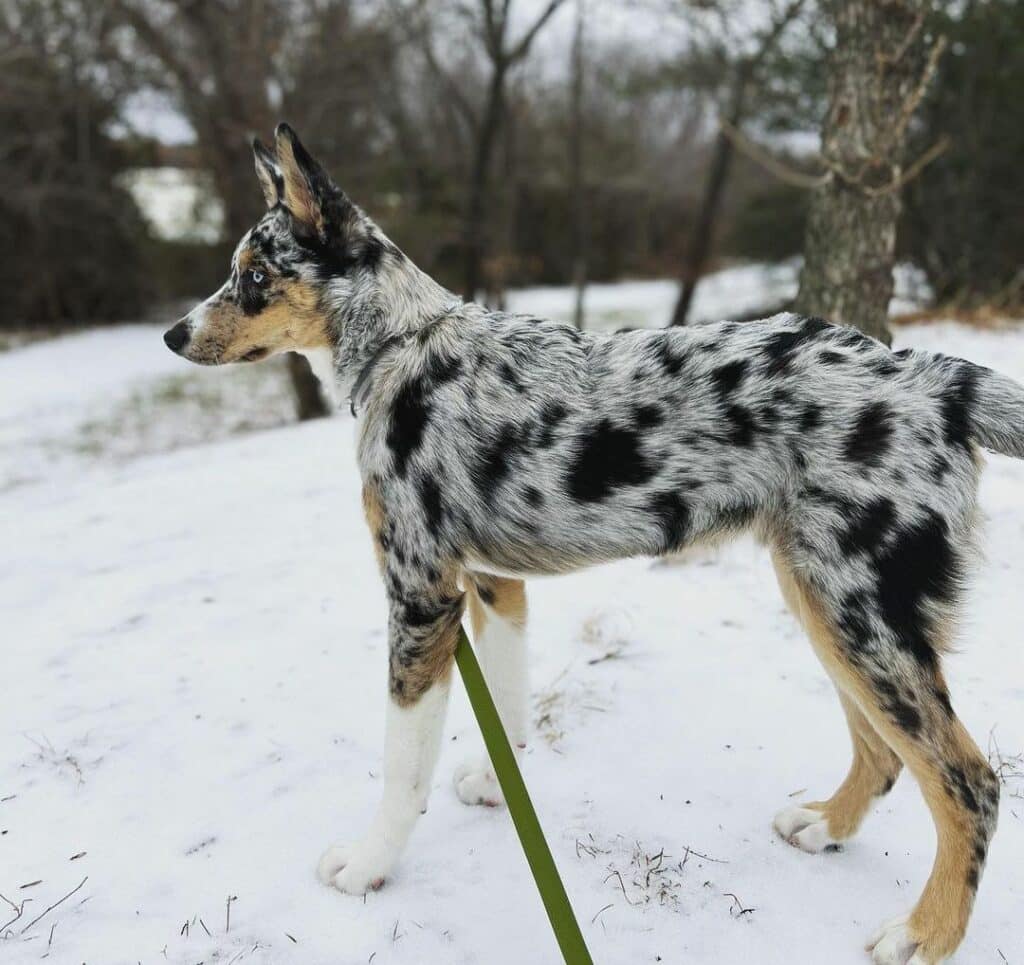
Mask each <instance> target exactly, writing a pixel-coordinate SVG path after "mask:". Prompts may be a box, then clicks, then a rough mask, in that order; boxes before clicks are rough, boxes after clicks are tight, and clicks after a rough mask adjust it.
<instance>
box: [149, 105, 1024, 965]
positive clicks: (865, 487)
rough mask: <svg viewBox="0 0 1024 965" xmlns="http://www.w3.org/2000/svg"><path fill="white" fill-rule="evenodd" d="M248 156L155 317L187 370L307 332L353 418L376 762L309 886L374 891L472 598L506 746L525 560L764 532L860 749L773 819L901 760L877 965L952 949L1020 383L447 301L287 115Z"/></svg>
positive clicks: (980, 816)
mask: <svg viewBox="0 0 1024 965" xmlns="http://www.w3.org/2000/svg"><path fill="white" fill-rule="evenodd" d="M254 150H255V155H256V171H257V174H258V176H259V181H260V183H261V185H262V188H263V192H264V194H265V196H266V201H267V209H268V210H267V212H266V214H265V215H264V216H263V217H262V218H261V219H260V221H259V222H258V223H257V224H256V225H255V226H254V227H253V228H252V229H251V230H250V231H249V232H248V233H247V234H246V235H245V236H244V237H243V238H242V240H241V242H240V243H239V245H238V247H237V249H236V251H235V253H234V256H233V258H232V263H231V276H230V278H229V279H228V280H227V281H226V282H225V284H224V285H223V287H222V288H221V289H220V290H219V291H217V292H216V293H215V294H214V295H212V296H211V297H210V298H208V299H207V300H206V301H205V302H203V303H202V304H201V305H199V306H198V307H197V308H195V309H194V310H193V311H191V312H190V313H189V314H188V315H187V316H186V317H185V318H184V319H183V320H182V321H180V322H178V324H177V325H175V326H174V327H173V328H172V329H170V331H168V332H167V334H166V336H165V340H166V342H167V344H168V346H169V347H170V348H171V349H173V350H174V351H175V352H177V353H179V354H180V355H182V356H184V357H185V358H186V359H189V360H191V361H193V362H197V363H200V364H206V365H218V364H222V363H225V362H244V361H252V360H255V359H260V358H263V357H265V356H267V355H270V354H272V353H275V352H281V351H286V350H295V351H299V352H304V353H306V354H307V355H308V356H309V357H310V358H311V360H312V361H313V362H314V363H315V368H316V370H317V371H318V374H320V375H321V378H322V379H323V380H324V381H326V382H327V383H328V384H330V385H332V386H334V387H335V388H337V389H338V390H339V391H340V392H342V393H345V392H349V393H350V394H351V399H352V404H353V407H354V411H355V412H356V413H357V414H358V421H357V426H356V428H357V432H356V434H357V446H358V461H359V467H360V472H361V474H362V481H363V503H364V509H365V513H366V519H367V522H368V523H369V527H370V531H371V533H372V536H373V540H374V543H375V546H376V550H377V556H378V560H379V563H380V572H381V575H382V577H383V580H384V584H385V587H386V590H387V597H388V601H389V614H390V615H389V623H388V632H389V647H390V702H389V712H388V722H387V739H386V743H387V746H386V751H385V781H384V794H383V801H382V803H381V806H380V810H379V812H378V814H377V817H376V819H375V820H374V822H373V825H372V827H371V828H370V829H369V832H368V833H367V834H366V836H365V837H364V838H362V840H361V841H360V843H358V844H356V845H355V846H353V847H351V848H332V849H330V850H328V851H327V853H326V854H325V855H324V856H323V858H322V859H321V862H320V874H321V877H322V878H323V880H324V881H325V882H329V883H331V884H333V885H334V886H335V887H337V888H338V889H340V890H341V891H344V892H347V893H350V894H355V895H359V894H363V893H364V892H365V891H366V890H367V889H370V888H376V887H379V886H380V884H381V883H382V882H383V880H384V878H385V877H386V876H387V875H388V874H390V872H391V870H392V868H393V867H394V865H395V862H396V860H397V859H398V857H399V855H400V854H401V852H402V849H403V847H404V845H405V843H406V840H407V838H408V836H409V834H410V832H411V830H412V827H413V824H414V822H415V821H416V818H417V816H418V815H419V814H420V812H421V811H422V810H423V809H424V806H425V803H426V797H427V794H428V791H429V789H430V786H431V775H432V772H433V769H434V764H435V761H436V759H437V754H438V748H439V743H440V738H441V728H442V723H443V718H444V712H445V704H446V702H447V698H448V688H449V680H450V676H451V668H452V656H453V652H454V649H455V645H456V639H457V628H458V626H459V623H460V621H461V620H462V617H463V610H464V608H465V607H467V606H468V609H469V611H470V617H471V620H472V624H473V628H474V631H475V634H476V639H477V645H478V648H479V650H480V655H481V659H482V662H483V664H484V669H485V672H486V673H487V675H488V678H489V681H490V684H491V686H492V688H493V690H494V692H495V696H496V700H497V703H498V705H499V708H500V711H501V714H502V716H503V719H504V721H505V724H506V727H507V729H508V731H509V734H510V738H511V740H512V741H513V743H514V744H515V745H516V746H518V747H520V748H521V747H522V746H523V744H524V742H525V740H526V731H527V722H526V706H525V703H526V696H527V693H526V685H525V659H524V627H525V620H526V598H525V594H524V590H523V583H522V580H523V578H524V577H527V576H529V575H532V574H552V573H563V572H566V571H568V570H573V569H576V568H578V567H582V566H587V565H589V564H592V563H599V562H603V561H606V560H614V559H619V558H622V557H628V556H638V555H643V556H662V555H666V554H672V553H676V552H677V551H680V550H681V549H683V548H684V547H687V546H690V545H692V544H694V543H696V542H697V541H700V540H706V539H709V538H716V537H720V536H722V535H723V534H731V533H738V532H740V531H743V530H747V529H753V530H754V531H755V532H756V533H757V534H758V536H759V537H760V539H761V540H762V541H763V542H764V543H765V544H766V545H767V546H768V548H769V549H770V551H771V554H772V556H773V559H774V561H775V567H776V570H777V572H778V577H779V582H780V584H781V586H782V591H783V594H784V596H785V598H786V600H787V602H788V604H789V606H790V608H791V609H792V611H793V612H794V614H796V616H797V618H798V619H799V620H800V621H801V623H802V624H803V626H804V628H805V629H806V631H807V633H808V636H809V637H810V639H811V642H812V644H813V646H814V649H815V652H816V653H817V654H818V657H819V658H820V659H821V661H822V663H823V664H824V665H825V668H826V670H827V671H828V673H829V675H830V677H831V678H832V680H833V682H834V684H835V686H836V690H837V691H838V693H839V699H840V701H841V702H842V706H843V709H844V711H845V713H846V717H847V719H848V721H849V727H850V733H851V735H852V739H853V748H854V756H853V763H852V765H851V767H850V771H849V774H848V776H847V777H846V779H845V781H843V783H842V785H841V786H840V787H839V789H838V790H837V791H836V792H835V793H834V794H833V795H832V796H831V797H830V798H828V799H827V800H823V801H820V802H813V803H807V804H804V805H802V806H799V807H789V808H786V809H785V810H784V811H782V812H781V813H780V814H778V815H777V817H776V818H775V828H776V830H777V831H778V833H779V834H781V835H782V836H783V837H784V838H785V839H786V840H787V841H789V842H791V843H792V844H794V845H796V846H798V847H800V848H803V849H805V850H807V851H821V850H823V849H825V848H828V847H830V846H832V845H834V844H835V843H837V842H840V841H843V840H844V839H846V838H848V837H850V836H851V835H852V834H853V833H854V832H855V831H856V830H857V828H858V826H859V825H860V823H861V821H862V819H863V818H864V816H865V814H866V812H867V811H868V810H869V808H870V806H871V803H872V801H873V799H874V798H876V797H877V796H879V795H883V794H885V793H886V792H887V791H888V790H889V789H890V788H891V787H892V785H893V782H894V781H895V780H896V778H897V776H898V774H899V773H900V771H901V769H902V767H903V765H904V764H905V765H906V766H907V767H908V768H909V769H910V771H911V773H912V774H913V776H914V777H915V778H916V779H917V782H918V783H919V785H920V787H921V790H922V792H923V794H924V797H925V800H926V801H927V803H928V806H929V808H930V810H931V813H932V816H933V818H934V821H935V825H936V829H937V832H938V851H937V856H936V860H935V865H934V868H933V870H932V874H931V877H930V878H929V879H928V882H927V884H926V886H925V888H924V892H923V894H922V895H921V897H920V900H919V901H918V903H917V905H916V906H915V908H914V909H913V911H912V912H911V913H910V914H909V915H905V916H902V917H900V918H897V919H895V920H894V921H892V922H890V923H889V924H887V925H886V926H885V927H883V929H882V930H881V931H880V932H879V934H878V935H877V937H876V938H875V939H874V941H873V942H872V944H871V945H870V946H869V947H870V949H871V950H872V953H873V957H874V960H875V962H878V963H900V965H903V963H905V962H907V961H908V960H910V961H911V962H912V963H913V965H935V963H937V962H939V961H941V960H943V959H945V958H946V957H947V956H948V955H950V954H951V953H952V952H953V950H954V949H955V948H956V947H957V946H958V945H959V943H960V941H961V939H962V937H963V935H964V930H965V928H966V926H967V921H968V917H969V915H970V912H971V907H972V904H973V902H974V896H975V892H976V890H977V888H978V882H979V879H980V876H981V871H982V867H983V865H984V863H985V856H986V852H987V850H988V846H989V841H990V839H991V837H992V834H993V832H994V830H995V826H996V814H997V809H998V802H999V782H998V780H997V779H996V776H995V775H994V774H993V771H992V769H991V768H990V767H989V765H988V763H987V761H986V759H985V757H984V756H983V755H982V754H981V752H980V751H979V750H978V748H977V746H976V745H975V743H974V742H973V741H972V740H971V738H970V736H969V735H968V733H967V731H966V730H965V729H964V727H963V725H962V724H961V723H960V721H959V720H958V719H957V716H956V714H955V713H954V711H953V707H952V704H951V703H950V697H949V692H948V690H947V687H946V683H945V680H944V679H943V674H942V669H941V657H942V653H943V650H944V648H945V647H946V646H947V644H948V642H949V640H950V636H951V634H952V632H953V627H954V618H955V616H956V611H957V606H958V602H959V600H960V597H961V593H962V587H963V584H964V581H965V578H966V577H967V576H968V569H969V562H970V558H971V555H972V546H973V540H974V535H975V531H976V529H977V516H978V513H977V505H976V492H977V485H978V475H979V467H980V457H979V446H984V447H987V448H989V449H993V450H996V451H998V452H1002V453H1008V454H1010V455H1014V456H1018V457H1024V389H1022V387H1021V386H1019V385H1017V384H1016V383H1014V382H1012V381H1010V380H1009V379H1006V378H1004V377H1003V376H1001V375H998V374H996V373H994V372H992V371H990V370H988V369H985V368H981V367H980V366H977V365H973V364H972V363H970V362H966V361H963V360H961V359H956V358H947V357H944V356H941V355H933V354H930V353H927V352H920V351H902V352H891V351H890V350H889V349H887V348H886V347H885V346H884V345H881V344H880V343H878V342H876V341H874V340H872V339H870V338H867V337H865V336H864V335H862V334H860V333H859V332H857V331H855V330H853V329H849V328H842V327H838V326H834V325H830V324H829V323H827V322H825V321H822V320H821V319H818V318H808V317H802V316H799V315H792V314H786V315H778V316H775V317H774V318H769V319H764V320H763V321H757V322H750V323H746V324H736V323H732V322H722V323H720V324H715V325H703V326H699V327H695V328H682V329H672V330H669V331H665V330H662V331H636V332H631V333H628V334H622V335H617V336H600V335H589V334H585V333H581V332H578V331H576V330H575V329H573V328H570V327H568V326H565V325H561V324H556V323H554V322H549V321H544V320H541V319H535V318H527V317H522V316H517V315H509V314H504V313H500V312H492V311H488V310H487V309H486V308H483V307H481V306H479V305H475V304H463V303H461V302H460V301H459V300H458V299H457V298H456V297H454V296H453V295H452V294H451V293H450V292H448V291H446V290H445V289H443V288H442V287H441V286H439V285H437V284H436V283H435V282H434V281H432V280H431V279H430V278H429V277H427V276H426V275H425V274H424V273H423V272H421V271H420V270H419V269H417V268H416V266H415V265H413V264H412V262H411V261H410V260H409V259H408V258H407V257H406V256H405V255H404V254H403V253H402V252H401V251H399V249H398V248H397V247H395V245H394V244H392V243H391V241H389V240H388V238H387V237H385V235H384V234H383V233H382V232H381V230H380V229H379V228H378V227H377V226H376V225H375V224H374V223H373V222H372V221H371V220H370V219H369V218H368V217H367V216H366V215H365V214H364V213H363V212H362V211H361V210H360V209H359V208H358V207H356V205H354V204H353V203H352V202H351V201H350V200H349V199H348V198H347V197H346V196H345V194H344V193H343V192H342V191H341V190H339V189H338V188H337V187H336V186H335V185H334V183H333V182H332V181H331V179H330V178H329V177H328V175H327V174H326V173H325V172H324V170H323V169H322V168H321V167H320V166H319V165H318V164H317V162H316V161H314V160H313V158H312V157H311V156H310V155H309V154H308V153H307V151H306V150H305V149H304V148H303V146H302V145H301V143H300V142H299V140H298V138H297V137H296V136H295V134H294V133H293V132H292V130H291V129H290V128H288V127H287V126H286V125H281V126H280V127H279V128H278V130H277V133H276V152H274V153H272V152H270V151H268V150H267V149H266V148H265V147H263V146H262V145H261V144H260V143H259V142H255V143H254ZM456 787H457V791H458V794H459V796H460V797H461V798H462V800H464V801H465V802H466V803H468V804H475V803H497V802H498V801H499V800H500V791H499V789H498V787H497V785H496V782H495V779H494V776H493V774H492V773H491V772H490V771H489V770H488V769H487V765H486V764H483V765H480V766H479V767H471V768H469V769H467V770H464V771H462V772H460V773H459V774H458V775H457V779H456Z"/></svg>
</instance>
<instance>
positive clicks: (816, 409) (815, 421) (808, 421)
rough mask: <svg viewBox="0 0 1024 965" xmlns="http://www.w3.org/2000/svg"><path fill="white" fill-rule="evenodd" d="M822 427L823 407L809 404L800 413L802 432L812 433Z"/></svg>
mask: <svg viewBox="0 0 1024 965" xmlns="http://www.w3.org/2000/svg"><path fill="white" fill-rule="evenodd" d="M820 425H821V406H820V405H815V403H813V402H808V403H807V405H805V406H804V411H803V412H801V413H800V431H801V432H810V431H811V430H812V429H816V428H817V427H818V426H820Z"/></svg>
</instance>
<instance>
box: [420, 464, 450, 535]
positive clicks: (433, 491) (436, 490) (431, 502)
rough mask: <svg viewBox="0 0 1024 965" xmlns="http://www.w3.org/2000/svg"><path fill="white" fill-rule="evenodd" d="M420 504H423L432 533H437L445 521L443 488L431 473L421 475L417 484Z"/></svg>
mask: <svg viewBox="0 0 1024 965" xmlns="http://www.w3.org/2000/svg"><path fill="white" fill-rule="evenodd" d="M416 488H417V490H418V492H419V497H420V504H421V505H422V506H423V513H424V515H425V516H426V518H427V524H428V525H429V526H430V530H431V532H432V533H434V534H436V533H437V531H438V530H439V529H440V528H441V524H442V523H443V522H444V505H443V504H442V502H441V488H440V487H439V486H438V484H437V480H436V479H435V478H434V477H433V476H431V475H429V474H424V475H422V476H420V478H419V480H418V484H417V487H416Z"/></svg>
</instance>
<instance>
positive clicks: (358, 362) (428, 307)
mask: <svg viewBox="0 0 1024 965" xmlns="http://www.w3.org/2000/svg"><path fill="white" fill-rule="evenodd" d="M356 284H357V287H356V290H355V291H354V292H352V293H351V294H350V296H349V297H348V298H346V299H345V300H344V304H342V305H339V307H338V308H337V309H336V310H335V311H334V312H332V314H331V331H332V333H333V337H332V341H333V344H332V347H331V356H332V359H333V369H334V379H335V383H336V386H335V387H336V390H337V392H338V393H339V394H340V396H342V397H344V396H345V395H347V394H348V393H349V392H350V391H351V389H352V386H353V383H354V382H355V380H356V379H357V378H358V376H359V373H360V372H361V371H362V370H363V369H364V368H365V367H366V365H367V363H369V362H370V360H371V359H373V358H374V357H375V356H376V355H377V354H378V352H379V351H380V349H381V347H382V346H383V345H385V344H387V343H389V342H392V341H394V340H395V339H396V338H402V337H403V336H408V335H411V334H413V333H415V332H416V331H418V330H419V329H421V328H423V327H424V326H425V325H428V324H429V323H430V322H431V321H433V320H434V319H436V318H438V317H439V316H440V315H443V314H444V313H445V312H446V311H449V310H450V309H451V308H452V307H453V306H455V305H458V304H459V303H460V299H459V297H458V296H457V295H455V294H453V293H452V292H450V291H448V290H447V289H446V288H444V287H442V286H441V285H439V284H438V283H437V282H436V281H434V279H433V278H431V277H430V276H429V275H428V274H426V272H423V271H421V270H420V269H419V268H417V267H416V265H414V264H413V263H412V261H410V260H409V259H408V258H407V257H406V256H405V255H404V254H402V253H401V252H400V251H398V250H397V249H395V250H393V251H389V252H388V253H387V254H386V255H385V257H384V259H383V261H382V263H381V266H380V268H379V270H378V271H377V272H376V273H375V275H374V276H373V278H372V279H371V280H370V282H369V283H367V284H365V285H359V283H358V282H357V283H356Z"/></svg>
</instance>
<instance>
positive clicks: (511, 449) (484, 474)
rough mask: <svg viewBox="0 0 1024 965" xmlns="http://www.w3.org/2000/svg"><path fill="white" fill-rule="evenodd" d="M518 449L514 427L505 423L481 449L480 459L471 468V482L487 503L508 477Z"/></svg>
mask: <svg viewBox="0 0 1024 965" xmlns="http://www.w3.org/2000/svg"><path fill="white" fill-rule="evenodd" d="M518 449H519V439H518V436H517V434H516V427H515V426H514V425H512V423H510V422H506V423H505V425H504V426H502V429H501V432H499V433H498V435H497V437H496V438H495V439H494V440H492V441H491V442H490V443H488V444H487V445H486V446H484V447H483V450H482V451H481V453H480V459H479V461H478V462H477V464H476V465H475V466H474V467H473V482H474V483H476V487H477V489H479V490H480V494H481V495H482V496H483V497H484V499H486V500H487V501H488V502H491V501H492V500H493V499H494V495H495V492H496V491H497V489H498V486H499V485H500V484H501V482H502V480H504V479H505V477H506V476H507V475H508V473H509V470H510V468H511V465H512V460H513V459H514V458H515V454H516V452H517V451H518Z"/></svg>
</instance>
